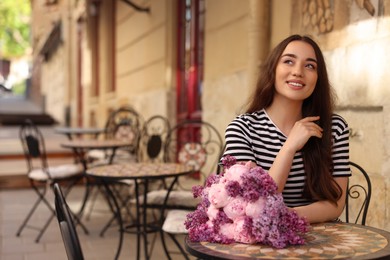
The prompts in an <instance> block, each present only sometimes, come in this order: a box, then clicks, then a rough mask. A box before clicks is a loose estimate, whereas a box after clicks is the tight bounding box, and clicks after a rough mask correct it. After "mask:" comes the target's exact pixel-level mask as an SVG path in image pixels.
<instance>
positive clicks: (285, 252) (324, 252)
mask: <svg viewBox="0 0 390 260" xmlns="http://www.w3.org/2000/svg"><path fill="white" fill-rule="evenodd" d="M389 239H390V233H389V232H387V231H384V230H381V229H377V228H373V227H368V226H363V225H357V224H348V223H343V222H328V223H320V224H313V225H311V229H310V231H309V232H308V233H307V234H306V235H305V241H306V243H305V245H299V246H289V247H286V248H283V249H277V248H273V247H270V246H266V245H261V244H256V245H247V244H240V243H233V244H227V245H224V244H217V243H208V242H191V241H190V240H189V239H188V237H186V240H185V243H186V249H187V251H188V252H189V253H190V254H192V255H194V256H197V257H199V258H201V259H234V260H249V259H313V260H318V259H390V244H389Z"/></svg>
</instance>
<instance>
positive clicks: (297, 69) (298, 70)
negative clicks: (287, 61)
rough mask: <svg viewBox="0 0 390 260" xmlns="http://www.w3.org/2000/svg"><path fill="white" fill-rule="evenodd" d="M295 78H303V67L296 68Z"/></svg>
mask: <svg viewBox="0 0 390 260" xmlns="http://www.w3.org/2000/svg"><path fill="white" fill-rule="evenodd" d="M293 76H295V77H302V68H301V66H294V69H293Z"/></svg>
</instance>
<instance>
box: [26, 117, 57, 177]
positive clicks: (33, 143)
mask: <svg viewBox="0 0 390 260" xmlns="http://www.w3.org/2000/svg"><path fill="white" fill-rule="evenodd" d="M19 138H20V141H21V144H22V148H23V153H24V156H25V158H26V162H27V167H28V170H29V171H31V170H32V169H34V168H41V169H44V170H45V172H47V169H48V163H47V155H46V148H45V140H44V137H43V135H42V133H41V131H40V130H39V128H38V127H37V126H36V125H35V124H34V123H33V122H32V121H31V120H29V119H27V120H25V122H24V123H23V124H22V125H21V127H20V129H19ZM49 177H50V175H49Z"/></svg>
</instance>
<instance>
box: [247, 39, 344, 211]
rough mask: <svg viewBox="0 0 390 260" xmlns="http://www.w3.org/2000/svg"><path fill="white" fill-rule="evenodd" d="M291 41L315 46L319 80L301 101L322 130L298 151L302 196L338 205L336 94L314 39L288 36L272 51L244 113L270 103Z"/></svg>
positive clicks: (261, 70)
mask: <svg viewBox="0 0 390 260" xmlns="http://www.w3.org/2000/svg"><path fill="white" fill-rule="evenodd" d="M292 41H303V42H306V43H308V44H310V45H311V46H312V47H313V49H314V52H315V55H316V58H317V74H318V79H317V83H316V86H315V89H314V91H313V93H312V94H311V95H310V96H309V97H308V98H307V99H305V100H304V101H303V105H302V116H303V117H307V116H320V120H319V125H320V126H321V127H322V128H323V129H324V131H323V136H322V138H310V139H309V141H308V142H307V143H306V144H305V146H304V147H303V149H302V150H301V151H302V154H303V161H304V165H305V173H306V180H305V188H304V196H305V197H307V198H310V199H313V200H329V201H331V202H332V203H334V204H337V200H338V199H339V198H340V197H341V195H342V190H341V188H340V186H339V185H338V184H337V183H336V182H335V180H334V179H333V177H332V172H333V162H332V115H333V110H334V104H335V95H334V92H333V88H332V86H331V85H330V82H329V79H328V73H327V70H326V64H325V59H324V57H323V54H322V51H321V49H320V47H319V46H318V44H317V43H316V42H315V41H314V40H313V39H311V38H310V37H309V36H301V35H291V36H289V37H288V38H286V39H285V40H283V41H282V42H280V43H279V44H278V45H277V46H276V47H275V48H274V49H273V50H272V52H271V53H270V54H269V56H268V58H267V59H266V60H265V62H264V64H263V65H262V67H261V69H260V73H259V78H258V81H257V85H256V88H255V90H254V93H253V95H251V99H250V100H249V103H248V106H247V109H246V112H247V113H253V112H255V111H259V110H261V109H263V108H267V107H269V106H270V105H271V104H272V101H273V98H274V95H275V72H276V66H277V65H278V62H279V60H280V57H281V55H282V54H283V51H284V50H285V48H286V47H287V45H288V44H289V43H290V42H292Z"/></svg>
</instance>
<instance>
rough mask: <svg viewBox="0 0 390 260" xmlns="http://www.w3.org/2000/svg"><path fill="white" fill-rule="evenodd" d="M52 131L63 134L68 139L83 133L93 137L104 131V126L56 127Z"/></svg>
mask: <svg viewBox="0 0 390 260" xmlns="http://www.w3.org/2000/svg"><path fill="white" fill-rule="evenodd" d="M54 131H55V132H56V133H58V134H63V135H66V136H67V137H68V139H69V140H72V139H73V137H74V136H76V137H80V136H84V135H90V136H92V137H93V138H94V139H96V138H97V137H98V135H100V134H102V133H104V131H105V129H104V128H98V127H67V126H63V127H56V128H55V129H54Z"/></svg>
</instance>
